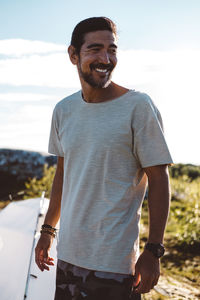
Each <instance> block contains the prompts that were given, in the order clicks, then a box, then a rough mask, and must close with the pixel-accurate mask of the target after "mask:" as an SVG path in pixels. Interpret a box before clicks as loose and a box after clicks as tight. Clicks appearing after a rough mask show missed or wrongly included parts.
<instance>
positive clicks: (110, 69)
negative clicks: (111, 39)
mask: <svg viewBox="0 0 200 300" xmlns="http://www.w3.org/2000/svg"><path fill="white" fill-rule="evenodd" d="M96 68H98V69H107V70H108V71H112V70H113V69H114V65H113V64H112V63H109V64H93V63H92V64H90V69H91V70H94V69H96Z"/></svg>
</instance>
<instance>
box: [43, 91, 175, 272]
mask: <svg viewBox="0 0 200 300" xmlns="http://www.w3.org/2000/svg"><path fill="white" fill-rule="evenodd" d="M49 152H50V153H52V154H55V155H57V156H62V157H64V182H63V193H62V202H61V219H60V232H59V243H58V258H59V259H61V260H64V261H66V262H69V263H71V264H74V265H77V266H80V267H83V268H87V269H92V270H97V271H105V272H115V273H122V274H133V273H134V266H135V263H136V261H137V258H138V255H139V238H138V235H139V220H140V210H141V204H142V201H143V198H144V194H145V191H146V185H147V177H146V175H145V173H144V171H143V168H144V167H149V166H154V165H162V164H171V163H172V159H171V156H170V153H169V150H168V147H167V145H166V141H165V138H164V136H163V130H162V121H161V117H160V114H159V112H158V110H157V108H156V107H155V105H154V104H153V102H152V100H151V99H150V98H149V96H147V95H146V94H142V93H139V92H136V91H134V90H130V91H128V92H127V93H126V94H124V95H123V96H121V97H119V98H116V99H113V100H110V101H106V102H100V103H87V102H85V101H84V100H83V98H82V94H81V91H79V92H77V93H75V94H73V95H71V96H69V97H67V98H65V99H63V100H62V101H60V102H59V103H58V104H57V105H56V107H55V109H54V112H53V118H52V127H51V134H50V140H49Z"/></svg>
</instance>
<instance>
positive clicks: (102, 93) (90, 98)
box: [81, 82, 128, 103]
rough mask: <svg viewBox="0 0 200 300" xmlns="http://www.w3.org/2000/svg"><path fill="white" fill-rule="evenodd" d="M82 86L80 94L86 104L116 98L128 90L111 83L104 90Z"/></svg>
mask: <svg viewBox="0 0 200 300" xmlns="http://www.w3.org/2000/svg"><path fill="white" fill-rule="evenodd" d="M81 85H82V94H83V98H84V100H85V101H86V102H91V103H98V102H104V101H108V100H112V99H115V98H118V97H120V96H122V95H123V94H125V93H126V92H127V91H128V89H126V88H124V87H122V86H119V85H117V84H115V83H114V82H111V83H110V84H109V85H108V86H107V87H106V88H93V87H91V86H90V85H89V84H87V86H86V85H85V84H81Z"/></svg>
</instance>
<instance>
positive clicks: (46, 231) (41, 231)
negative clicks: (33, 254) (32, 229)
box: [40, 229, 56, 238]
mask: <svg viewBox="0 0 200 300" xmlns="http://www.w3.org/2000/svg"><path fill="white" fill-rule="evenodd" d="M40 233H47V234H50V235H51V236H53V237H54V238H55V237H56V234H55V233H53V232H51V231H49V230H44V229H41V230H40Z"/></svg>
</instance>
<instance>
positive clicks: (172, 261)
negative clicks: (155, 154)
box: [7, 164, 200, 300]
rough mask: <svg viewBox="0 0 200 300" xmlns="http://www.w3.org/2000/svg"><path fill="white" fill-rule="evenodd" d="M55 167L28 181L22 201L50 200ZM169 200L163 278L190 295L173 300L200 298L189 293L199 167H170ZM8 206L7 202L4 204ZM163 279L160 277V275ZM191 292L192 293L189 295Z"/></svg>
mask: <svg viewBox="0 0 200 300" xmlns="http://www.w3.org/2000/svg"><path fill="white" fill-rule="evenodd" d="M54 174H55V167H50V168H47V166H46V165H45V166H44V175H43V177H42V178H41V179H36V178H33V179H29V180H28V181H27V182H26V183H25V186H26V189H25V191H24V199H26V198H33V197H40V196H41V194H42V192H43V191H45V196H46V197H48V198H49V196H50V191H51V185H52V181H53V177H54ZM170 177H171V191H172V197H171V198H172V201H171V209H170V215H169V220H168V225H167V228H166V234H165V245H166V255H165V256H164V257H163V258H162V260H161V263H162V275H164V276H163V279H165V280H167V282H166V285H167V287H166V290H168V289H169V287H170V286H171V287H172V288H173V287H174V286H176V283H177V285H179V286H180V287H183V286H184V285H186V289H185V291H186V290H188V291H189V293H191V295H190V296H188V297H187V296H185V297H184V296H183V297H182V296H178V297H177V298H176V297H175V296H173V297H172V298H173V299H200V293H199V294H198V293H197V292H196V294H195V293H194V292H193V290H191V289H192V288H194V289H195V288H196V289H197V290H198V288H199V286H200V276H199V274H200V201H199V200H200V167H198V166H193V165H183V164H178V165H174V166H172V167H171V168H170ZM7 203H8V202H7ZM147 226H148V211H147V200H145V201H144V204H143V212H142V220H141V248H143V247H144V243H145V242H146V238H147ZM161 279H162V276H161ZM160 281H161V283H162V280H160ZM192 293H193V294H192ZM169 298H171V297H169V296H165V295H164V294H163V293H162V292H161V293H158V292H156V291H155V290H153V291H152V292H151V293H149V294H145V295H144V296H143V299H151V300H159V299H163V300H164V299H169Z"/></svg>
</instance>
